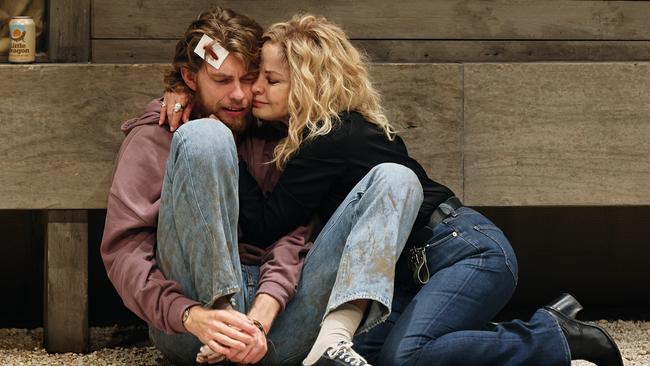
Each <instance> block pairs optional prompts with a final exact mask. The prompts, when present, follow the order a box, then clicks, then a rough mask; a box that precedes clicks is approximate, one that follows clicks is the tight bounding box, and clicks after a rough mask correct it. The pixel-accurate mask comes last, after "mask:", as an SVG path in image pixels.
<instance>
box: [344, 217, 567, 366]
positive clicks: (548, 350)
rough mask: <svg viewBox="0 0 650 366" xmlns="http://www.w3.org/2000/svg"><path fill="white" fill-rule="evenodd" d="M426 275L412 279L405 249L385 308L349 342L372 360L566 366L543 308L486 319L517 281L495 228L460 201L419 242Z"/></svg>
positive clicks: (559, 337)
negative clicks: (526, 315) (422, 280)
mask: <svg viewBox="0 0 650 366" xmlns="http://www.w3.org/2000/svg"><path fill="white" fill-rule="evenodd" d="M425 245H426V246H427V248H426V259H427V265H428V268H429V271H430V274H431V277H430V279H429V281H428V283H426V284H425V285H416V284H415V281H414V280H413V276H412V273H413V272H412V271H411V270H410V269H409V266H408V260H409V252H408V251H405V252H404V254H403V255H402V257H401V258H400V260H399V262H398V265H397V274H396V286H395V298H394V299H393V312H392V313H391V315H390V317H389V319H388V320H387V321H386V322H384V323H383V324H381V325H380V326H378V327H376V328H374V329H372V330H371V331H370V332H369V333H366V334H362V335H359V336H357V337H356V338H355V349H356V350H357V351H358V352H359V353H361V354H362V355H364V356H365V357H366V358H367V359H368V361H369V362H371V363H372V364H373V365H378V366H385V365H396V366H397V365H423V366H425V365H426V366H434V365H445V366H454V365H459V366H460V365H472V366H479V365H482V366H488V365H489V366H504V365H521V366H523V365H526V366H534V365H545V366H554V365H570V353H569V350H568V345H567V343H566V340H565V337H564V335H563V334H562V331H561V329H560V327H559V325H558V324H557V322H555V321H554V320H553V318H551V316H550V315H548V313H546V312H545V310H539V311H538V312H536V313H535V315H534V316H533V317H532V319H531V320H530V321H529V322H527V323H525V322H522V321H519V320H515V321H512V322H507V323H499V324H496V325H495V324H493V325H492V326H488V324H489V322H490V320H491V319H492V318H493V317H494V316H495V315H496V314H497V313H498V312H499V311H500V310H501V309H502V307H503V306H504V305H505V304H506V303H507V301H508V300H509V299H510V297H511V295H512V293H513V292H514V289H515V286H516V283H517V259H516V257H515V254H514V252H513V250H512V247H511V246H510V243H509V242H508V240H507V239H506V237H505V236H504V234H503V232H502V231H501V230H500V229H499V228H497V227H496V226H495V225H494V224H493V223H492V222H490V221H489V220H488V219H487V218H485V217H484V216H483V215H481V214H480V213H478V212H476V211H474V210H473V209H471V208H468V207H461V208H459V209H458V210H455V211H454V210H452V213H451V215H450V216H449V217H447V218H446V219H445V220H443V222H442V223H439V224H438V225H436V226H435V227H434V228H433V236H432V237H431V239H430V240H429V241H428V242H427V243H426V244H425Z"/></svg>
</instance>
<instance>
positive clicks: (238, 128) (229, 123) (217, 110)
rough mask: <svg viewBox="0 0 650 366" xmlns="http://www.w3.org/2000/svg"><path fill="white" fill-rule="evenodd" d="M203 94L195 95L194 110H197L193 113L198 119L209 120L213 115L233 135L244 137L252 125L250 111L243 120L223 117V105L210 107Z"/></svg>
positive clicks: (217, 104)
mask: <svg viewBox="0 0 650 366" xmlns="http://www.w3.org/2000/svg"><path fill="white" fill-rule="evenodd" d="M200 95H201V93H199V92H197V93H194V108H195V110H194V111H193V113H192V114H195V115H196V116H197V117H198V118H207V117H210V115H211V114H213V115H215V116H216V117H217V118H218V119H219V120H220V121H221V122H223V124H225V125H226V127H228V128H229V129H230V130H231V131H232V132H233V134H235V135H242V134H243V133H244V132H245V131H246V129H247V128H248V126H249V125H250V121H251V120H252V116H251V113H250V111H248V112H247V113H246V114H245V115H244V116H243V117H241V118H237V117H235V118H233V117H231V116H228V115H222V112H223V109H222V107H223V106H222V105H221V104H219V103H216V104H213V105H210V104H208V103H206V102H205V101H203V99H202V98H201V96H200Z"/></svg>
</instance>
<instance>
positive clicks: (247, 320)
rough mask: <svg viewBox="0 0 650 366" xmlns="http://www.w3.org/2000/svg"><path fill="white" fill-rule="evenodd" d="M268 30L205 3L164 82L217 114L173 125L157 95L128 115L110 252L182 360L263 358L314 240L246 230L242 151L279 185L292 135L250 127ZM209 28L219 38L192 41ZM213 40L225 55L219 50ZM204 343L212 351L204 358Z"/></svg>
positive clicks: (115, 275)
mask: <svg viewBox="0 0 650 366" xmlns="http://www.w3.org/2000/svg"><path fill="white" fill-rule="evenodd" d="M261 34H262V29H261V27H260V26H259V25H258V24H257V23H255V22H254V21H253V20H251V19H249V18H247V17H244V16H241V15H239V14H236V13H235V12H233V11H231V10H226V9H219V8H217V9H215V10H213V11H209V12H205V13H203V14H201V15H200V16H199V17H198V18H197V20H195V21H194V22H193V23H192V24H191V25H190V26H189V28H188V29H187V31H186V33H185V36H184V37H183V39H182V40H180V41H179V42H178V44H177V48H176V54H175V57H174V62H173V70H172V71H171V72H169V73H168V74H167V75H166V77H165V81H166V84H167V89H168V90H170V91H171V90H176V91H179V90H183V91H185V92H187V93H189V94H190V95H192V96H193V105H194V111H193V115H192V116H193V117H195V118H201V117H207V116H210V115H215V116H216V117H217V118H218V120H219V121H217V120H214V119H205V118H204V119H202V120H198V121H194V122H192V123H190V124H187V125H186V126H184V127H183V128H181V129H179V130H178V131H177V132H175V134H174V135H172V133H171V131H170V130H169V129H168V128H167V127H161V126H159V125H158V121H159V119H160V110H161V101H160V100H154V101H152V102H151V103H149V105H148V106H147V109H146V111H145V113H144V114H143V115H142V116H141V117H139V118H137V119H132V120H129V121H127V122H126V123H125V124H124V125H123V126H122V130H123V131H124V132H125V134H126V139H125V141H124V142H123V144H122V147H121V149H120V152H119V154H118V158H117V163H116V167H115V171H114V175H113V184H112V186H111V190H110V194H109V198H108V211H107V217H106V228H105V232H104V237H103V240H102V245H101V253H102V258H103V261H104V264H105V266H106V270H107V273H108V276H109V278H110V280H111V282H112V283H113V285H114V286H115V288H116V289H117V291H118V293H119V295H120V296H121V298H122V299H123V301H124V303H125V305H126V306H127V307H128V308H129V309H130V310H132V311H133V312H134V313H136V314H137V315H138V316H140V317H141V318H142V319H143V320H145V321H146V322H147V323H148V324H149V326H150V336H151V338H152V341H153V342H154V344H155V345H156V346H157V347H158V348H159V349H160V350H161V351H162V352H163V353H164V354H165V355H166V356H168V357H169V358H170V359H171V360H172V361H174V362H175V363H178V364H193V363H194V360H195V359H197V361H200V362H204V361H207V362H216V361H219V360H222V359H224V358H226V359H228V360H230V361H233V362H238V363H255V362H258V361H259V360H260V359H261V358H262V357H263V356H264V355H265V354H266V352H267V348H266V337H265V333H267V332H268V331H269V329H270V327H271V324H272V322H273V320H274V319H275V317H276V316H277V314H278V313H279V312H280V311H281V310H282V309H283V308H284V306H285V305H286V303H287V302H288V301H289V299H290V298H291V297H292V296H293V294H294V293H295V289H296V285H297V282H298V278H299V273H300V270H301V268H302V263H303V260H302V259H303V256H304V253H305V252H306V251H307V250H308V243H307V240H308V238H309V236H310V230H309V229H308V228H307V227H300V228H298V229H296V230H295V231H293V232H292V233H290V234H289V235H287V236H285V237H283V238H281V239H280V240H278V241H277V242H276V243H275V244H274V245H272V246H271V247H269V248H257V247H254V246H252V245H246V244H244V243H241V242H239V240H238V239H242V238H238V235H237V229H236V221H237V216H238V215H237V209H238V201H237V199H238V196H237V191H236V187H237V181H238V176H237V174H238V169H237V160H238V157H239V158H240V159H241V160H242V161H243V162H245V163H246V165H247V166H248V169H249V170H250V171H251V173H252V175H253V176H254V177H255V179H256V180H257V181H258V183H259V184H260V186H261V187H264V189H266V190H270V189H271V187H272V186H273V185H274V184H275V182H276V181H277V178H278V174H277V172H276V171H275V170H274V169H273V168H272V166H271V165H267V164H264V163H265V162H266V161H269V160H270V158H271V156H272V152H273V147H274V146H275V142H276V141H277V140H278V139H279V138H280V137H281V136H282V134H283V132H282V131H277V130H276V129H274V128H273V127H269V126H264V127H257V126H252V127H253V128H252V131H248V130H249V127H250V126H249V119H248V114H249V113H248V112H249V109H250V102H251V98H252V93H251V85H252V83H253V82H254V81H255V79H256V76H257V74H256V69H257V64H258V54H259V52H258V51H259V39H260V37H261ZM204 35H206V36H208V37H210V39H211V40H213V41H214V42H212V41H211V42H210V43H209V44H208V45H207V46H206V47H205V48H202V49H199V50H198V51H197V52H196V53H195V52H193V50H194V49H195V47H196V46H197V44H199V42H200V40H201V38H202V37H203V36H204ZM215 44H216V45H217V46H216V47H222V48H223V49H224V50H225V52H227V53H226V56H225V57H224V55H223V54H221V57H219V55H218V54H217V53H214V52H213V49H214V47H213V46H214V45H215ZM201 51H204V52H201ZM214 61H220V62H219V63H220V65H218V64H217V65H218V66H219V67H218V68H217V67H214V66H213V64H214ZM162 107H163V108H164V107H165V106H162ZM181 109H182V106H180V105H179V106H175V109H174V111H173V112H172V113H179V114H180V113H182V112H181ZM220 121H221V122H220ZM235 141H236V142H237V150H238V151H237V150H236V148H235ZM243 239H245V238H243ZM238 242H239V243H238ZM242 263H243V264H244V265H242ZM258 279H259V285H258ZM256 288H257V291H255V289H256ZM253 298H254V302H253ZM251 303H252V305H251ZM246 309H249V311H248V314H247V316H245V315H244V314H242V313H243V312H244V311H245V310H246ZM202 344H203V345H207V347H209V350H208V349H206V348H203V349H202V351H201V352H200V354H199V356H198V358H197V352H199V347H201V345H202Z"/></svg>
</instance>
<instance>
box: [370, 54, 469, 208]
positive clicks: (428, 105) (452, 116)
mask: <svg viewBox="0 0 650 366" xmlns="http://www.w3.org/2000/svg"><path fill="white" fill-rule="evenodd" d="M371 75H372V76H373V82H374V85H375V86H376V87H377V89H378V90H379V92H380V93H381V94H382V96H383V101H384V103H383V105H384V108H385V109H386V114H387V117H388V119H389V121H391V123H393V124H394V126H395V127H396V128H397V130H398V131H399V132H400V136H401V137H402V138H403V139H404V142H405V143H406V146H407V148H408V150H409V154H410V155H411V156H413V157H414V158H415V159H416V160H417V161H418V162H419V163H420V164H421V165H422V166H423V167H424V169H425V170H426V171H427V173H428V175H429V176H430V177H431V179H433V180H435V181H437V182H440V183H442V184H444V185H446V186H448V187H449V188H451V189H452V190H453V191H454V192H455V193H456V195H457V196H458V197H463V190H462V188H463V187H462V180H463V177H462V151H461V148H462V128H463V126H462V117H463V116H462V110H463V107H462V102H463V90H462V85H463V84H462V67H461V66H460V65H453V64H437V65H436V64H374V65H373V67H372V69H371Z"/></svg>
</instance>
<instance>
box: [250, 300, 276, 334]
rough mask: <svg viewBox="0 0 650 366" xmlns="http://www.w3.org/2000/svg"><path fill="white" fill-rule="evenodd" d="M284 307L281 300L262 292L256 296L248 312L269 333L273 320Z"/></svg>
mask: <svg viewBox="0 0 650 366" xmlns="http://www.w3.org/2000/svg"><path fill="white" fill-rule="evenodd" d="M280 309H282V307H281V305H280V302H279V301H278V300H276V299H275V298H273V296H271V295H268V294H265V293H261V294H258V295H257V296H256V297H255V302H254V303H253V306H252V307H251V309H250V311H249V312H248V316H249V317H250V318H252V319H255V320H257V321H258V322H260V323H261V324H262V326H263V327H264V331H265V333H267V334H268V332H269V330H271V326H272V325H273V321H274V320H275V318H276V317H277V316H278V314H279V313H280Z"/></svg>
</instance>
